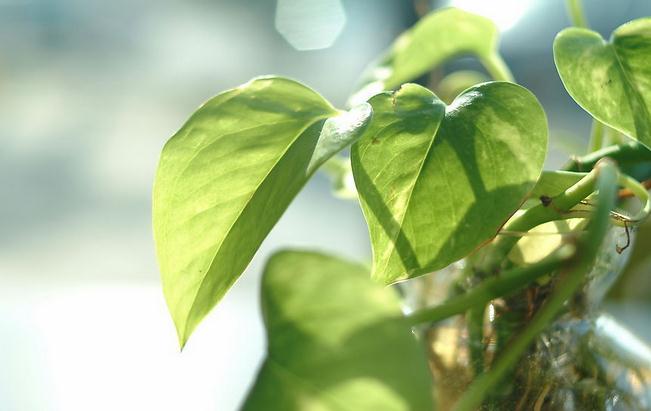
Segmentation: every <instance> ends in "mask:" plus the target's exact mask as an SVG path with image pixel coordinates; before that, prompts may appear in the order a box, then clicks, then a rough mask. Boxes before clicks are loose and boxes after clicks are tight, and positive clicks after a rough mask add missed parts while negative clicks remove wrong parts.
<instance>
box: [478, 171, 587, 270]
mask: <svg viewBox="0 0 651 411" xmlns="http://www.w3.org/2000/svg"><path fill="white" fill-rule="evenodd" d="M596 178H597V173H596V169H595V170H592V171H591V172H590V173H588V174H587V175H586V176H585V177H583V178H582V179H581V180H579V181H578V182H577V183H576V184H574V185H573V186H572V187H570V188H568V189H567V190H565V191H564V192H563V193H561V194H559V195H557V196H556V197H554V198H552V199H551V200H549V201H548V202H545V203H542V202H541V204H538V205H537V206H534V207H531V208H529V209H527V210H525V211H524V212H523V213H522V214H520V215H518V216H517V217H514V218H512V219H511V220H509V221H508V222H507V223H506V224H505V225H504V230H506V231H514V232H526V231H529V230H531V229H532V228H534V227H536V226H538V225H540V224H543V223H546V222H548V221H553V220H559V219H562V218H565V217H566V215H565V214H566V213H568V212H569V211H570V209H571V208H572V207H574V206H575V205H577V204H578V203H579V202H580V201H581V200H583V199H585V198H586V197H588V196H589V195H590V194H591V193H592V192H593V191H594V187H595V183H596ZM518 240H519V238H518V237H511V236H498V237H497V238H496V239H495V240H494V241H493V243H492V244H491V248H490V251H489V252H488V253H487V255H486V256H485V257H484V259H483V261H481V263H480V264H479V266H478V267H477V268H478V271H480V272H484V273H491V272H493V271H495V270H496V269H499V267H500V265H501V262H502V261H503V260H504V258H505V256H506V255H507V254H508V252H509V251H510V250H511V248H513V246H514V245H515V244H516V243H517V242H518Z"/></svg>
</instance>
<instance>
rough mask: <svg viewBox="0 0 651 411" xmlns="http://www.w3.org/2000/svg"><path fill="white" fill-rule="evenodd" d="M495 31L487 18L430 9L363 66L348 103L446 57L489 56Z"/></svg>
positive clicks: (411, 77)
mask: <svg viewBox="0 0 651 411" xmlns="http://www.w3.org/2000/svg"><path fill="white" fill-rule="evenodd" d="M498 39H499V32H498V30H497V27H496V26H495V24H494V23H493V22H492V21H490V20H489V19H487V18H485V17H482V16H478V15H476V14H472V13H468V12H466V11H463V10H460V9H455V8H445V9H441V10H437V11H433V12H432V13H430V14H428V15H427V16H426V17H424V18H422V19H421V20H420V21H419V22H418V23H416V25H415V26H414V27H412V28H411V29H409V30H407V31H405V32H404V33H402V34H401V35H400V37H398V38H397V39H396V41H394V42H393V44H392V45H391V47H390V48H389V50H387V51H386V52H385V53H384V55H383V56H382V57H380V58H379V60H378V61H376V62H375V63H372V64H371V65H370V66H369V67H367V68H366V70H365V72H364V74H363V76H362V80H361V82H360V85H359V86H358V91H357V92H356V93H355V94H354V95H353V97H351V99H350V101H351V103H352V104H357V103H359V102H362V101H366V100H367V99H368V98H370V97H371V96H373V95H375V94H377V93H380V92H382V91H384V90H391V89H394V88H396V87H398V86H400V85H401V84H403V83H405V82H408V81H411V80H414V79H416V78H418V77H420V76H422V75H423V74H425V73H427V72H428V71H430V70H432V69H434V68H435V67H437V66H438V65H440V64H441V63H443V62H445V61H446V60H448V59H450V58H453V57H456V56H460V55H464V54H472V55H475V56H477V57H479V58H480V59H489V58H490V57H491V56H492V55H493V54H494V53H496V52H497V45H498Z"/></svg>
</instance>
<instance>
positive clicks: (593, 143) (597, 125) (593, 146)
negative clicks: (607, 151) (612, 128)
mask: <svg viewBox="0 0 651 411" xmlns="http://www.w3.org/2000/svg"><path fill="white" fill-rule="evenodd" d="M604 132H605V126H604V123H602V122H601V121H599V120H597V119H593V120H592V130H591V132H590V145H589V146H588V153H592V152H594V151H597V150H599V149H601V148H603V146H604Z"/></svg>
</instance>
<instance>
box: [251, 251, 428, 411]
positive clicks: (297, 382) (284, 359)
mask: <svg viewBox="0 0 651 411" xmlns="http://www.w3.org/2000/svg"><path fill="white" fill-rule="evenodd" d="M262 312H263V315H264V320H265V325H266V328H267V338H268V348H267V358H266V359H265V361H264V364H263V365H262V368H261V369H260V371H259V374H258V377H257V380H256V382H255V385H254V386H253V388H252V389H251V391H250V393H249V396H248V398H247V400H246V402H245V404H244V407H243V409H244V410H247V411H258V410H265V411H275V410H278V411H294V410H296V411H298V410H300V411H344V410H345V411H376V410H383V411H402V410H404V411H407V410H413V411H416V410H418V411H429V410H431V409H432V408H433V407H432V400H431V392H432V389H431V379H430V374H429V371H428V368H427V360H426V358H425V355H424V351H423V349H422V348H421V347H420V346H419V344H417V342H416V340H415V339H414V337H413V334H412V333H411V330H410V329H409V327H408V326H407V325H406V324H405V323H404V322H403V321H400V320H399V318H400V316H401V315H400V314H401V313H400V304H399V300H398V298H397V295H396V294H395V293H394V290H392V289H390V288H384V287H382V286H380V285H378V284H375V283H373V282H372V281H371V280H370V278H369V273H368V271H367V269H366V268H364V267H363V266H360V265H357V264H353V263H350V262H347V261H343V260H340V259H337V258H334V257H329V256H326V255H322V254H317V253H310V252H297V251H286V252H281V253H278V254H276V255H275V256H274V257H272V258H271V260H270V261H269V262H268V264H267V268H266V270H265V273H264V276H263V280H262Z"/></svg>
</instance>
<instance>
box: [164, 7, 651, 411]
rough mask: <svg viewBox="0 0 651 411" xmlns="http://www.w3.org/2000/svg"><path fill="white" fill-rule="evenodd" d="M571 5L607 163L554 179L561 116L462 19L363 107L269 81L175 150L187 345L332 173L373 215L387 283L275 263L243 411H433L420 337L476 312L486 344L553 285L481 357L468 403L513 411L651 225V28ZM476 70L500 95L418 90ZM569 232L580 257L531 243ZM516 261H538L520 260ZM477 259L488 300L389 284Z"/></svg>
mask: <svg viewBox="0 0 651 411" xmlns="http://www.w3.org/2000/svg"><path fill="white" fill-rule="evenodd" d="M569 5H570V10H571V12H572V15H573V17H574V21H575V26H577V27H572V28H568V29H565V30H563V31H562V32H561V33H559V34H558V36H557V37H556V40H555V41H554V59H555V63H556V67H557V69H558V72H559V74H560V77H561V80H562V82H563V84H564V85H565V88H566V89H567V91H568V93H569V94H570V95H571V96H572V98H573V99H574V100H575V101H576V102H577V103H578V104H579V105H580V106H581V107H582V108H583V109H585V111H586V112H587V113H589V114H590V115H591V116H592V117H593V118H594V127H593V132H592V137H591V143H590V150H589V153H588V154H587V155H583V156H575V157H573V159H572V160H571V161H570V162H569V163H568V165H567V166H566V167H565V168H564V169H563V170H557V171H542V168H543V161H544V159H545V156H546V153H547V138H548V130H547V120H546V117H545V112H544V110H543V108H542V107H541V105H540V103H539V102H538V100H537V99H536V97H535V96H534V95H533V94H532V93H531V92H530V91H528V90H527V89H526V88H524V87H522V86H521V85H518V84H517V83H516V82H515V81H514V79H513V77H512V75H511V73H510V71H509V69H508V67H507V65H506V64H505V63H504V61H503V60H502V58H501V57H500V54H499V52H498V31H497V29H496V27H495V25H494V24H493V23H492V22H491V21H489V20H488V19H486V18H484V17H480V16H477V15H473V14H470V13H467V12H464V11H461V10H458V9H454V8H445V9H440V10H437V11H434V12H432V13H430V14H429V15H427V16H425V17H424V18H422V19H421V20H420V21H419V22H418V23H417V24H416V25H415V26H414V27H413V28H411V29H409V30H408V31H406V32H405V33H403V34H402V35H401V36H400V37H399V38H398V39H397V40H396V41H395V42H394V43H393V45H392V46H391V47H390V48H389V49H388V50H387V51H386V52H385V53H384V54H383V55H382V56H381V57H380V58H379V59H378V60H377V61H376V62H374V63H372V64H371V65H370V66H369V68H368V69H367V70H366V72H365V73H364V75H363V78H362V80H361V82H360V85H359V87H358V90H357V91H356V92H355V93H354V94H353V95H352V96H351V98H350V105H349V107H350V108H348V109H338V108H335V107H333V106H332V105H331V104H330V103H329V102H328V101H326V100H325V99H324V98H323V97H322V96H320V95H319V94H318V93H317V92H316V91H314V90H312V89H310V88H308V87H307V86H305V85H303V84H301V83H299V82H297V81H295V80H290V79H287V78H283V77H276V76H268V77H259V78H255V79H253V80H251V81H249V82H248V83H246V84H243V85H241V86H239V87H237V88H234V89H232V90H228V91H225V92H223V93H221V94H219V95H217V96H216V97H214V98H212V99H210V100H209V101H208V102H206V103H205V104H204V105H203V106H201V107H200V108H199V109H198V110H197V111H196V112H195V113H194V114H193V115H192V116H191V117H190V118H189V120H188V121H187V122H186V123H185V125H183V127H182V128H181V129H180V130H179V131H178V132H177V133H176V134H175V135H174V136H173V137H172V138H171V139H170V140H169V141H168V142H167V144H166V145H165V147H164V148H163V150H162V154H161V158H160V163H159V166H158V171H157V175H156V181H155V186H154V193H153V221H154V232H155V241H156V249H157V255H158V261H159V265H160V270H161V273H162V282H163V290H164V294H165V297H166V300H167V304H168V306H169V309H170V313H171V315H172V318H173V320H174V324H175V325H176V329H177V332H178V338H179V342H180V344H181V346H183V345H185V343H186V341H187V340H188V337H189V336H190V335H191V333H192V332H193V330H194V329H195V327H196V326H197V325H198V324H199V322H200V321H201V320H202V319H203V318H204V317H205V316H206V314H207V313H208V312H209V311H210V310H211V309H212V308H213V307H214V306H215V305H216V304H217V303H218V302H219V301H220V299H221V298H222V297H223V296H224V294H225V293H226V292H227V291H228V290H229V288H230V287H231V286H232V285H233V283H234V282H235V281H236V280H237V278H238V277H239V276H240V275H241V274H242V272H243V271H244V270H245V268H246V267H247V265H248V264H249V262H250V261H251V259H252V257H253V256H254V254H255V253H256V250H257V249H258V247H259V246H260V244H261V243H262V241H263V240H264V239H265V237H266V236H267V234H268V233H269V232H270V230H271V229H272V228H273V226H274V224H275V223H276V222H277V221H278V219H279V218H280V217H281V216H282V214H283V212H284V211H285V210H286V209H287V207H288V205H289V204H290V203H291V201H292V200H293V199H294V197H295V196H296V195H297V194H298V193H299V191H300V190H301V188H302V187H303V186H304V185H305V184H306V182H307V181H308V180H309V179H310V178H311V177H312V175H313V174H314V173H315V172H316V171H317V170H319V168H323V169H324V170H326V171H327V172H328V173H330V174H331V175H333V176H334V177H335V180H336V182H337V184H338V188H339V190H340V191H342V192H346V193H348V195H349V197H351V198H354V199H359V203H360V205H361V208H362V211H363V214H364V217H365V219H366V222H367V224H368V229H369V234H370V242H371V246H372V252H373V253H372V254H373V257H372V265H371V267H370V269H369V268H367V266H366V265H365V264H360V263H356V262H350V261H346V260H344V259H342V258H339V257H336V256H332V255H327V254H322V253H318V252H311V251H300V250H285V251H280V252H278V253H276V254H275V255H274V256H272V257H271V258H270V259H269V261H268V262H267V265H266V268H265V270H264V275H263V277H262V287H261V288H262V295H261V299H262V301H261V304H262V312H263V316H264V322H265V326H266V329H267V339H268V349H267V357H266V359H265V361H264V363H263V365H262V367H261V369H260V371H259V374H258V376H257V379H256V381H255V383H254V384H253V386H252V388H251V390H250V392H249V394H248V396H247V398H246V399H245V401H244V403H243V404H244V405H243V409H245V410H299V409H300V410H418V411H421V410H431V409H433V407H434V401H435V398H433V395H432V391H433V389H432V385H434V386H436V384H438V383H440V381H437V380H436V379H432V376H431V373H430V370H429V369H428V360H427V358H426V354H425V351H426V350H424V349H423V347H422V345H423V344H422V343H423V341H425V340H426V339H424V338H423V337H422V335H419V334H418V333H416V335H415V333H414V332H412V331H413V330H414V327H417V326H419V325H421V324H429V325H432V324H437V323H438V322H440V321H444V320H446V319H448V318H451V317H453V316H465V317H466V318H467V319H468V320H469V321H468V324H470V325H469V328H468V335H469V338H470V339H472V338H475V337H476V338H478V339H479V340H481V339H482V335H481V334H482V328H481V327H482V320H481V318H483V312H484V309H485V307H487V305H488V304H490V303H491V301H495V300H496V299H500V298H506V297H509V296H514V295H515V296H516V297H514V298H517V296H518V295H522V292H524V290H531V289H533V288H535V287H540V286H541V284H546V286H545V287H547V288H546V292H545V294H544V297H543V298H542V299H541V301H540V302H539V304H537V305H535V306H534V307H533V308H531V307H529V310H530V311H532V313H531V316H530V317H528V319H527V322H526V324H523V326H522V327H517V328H513V329H510V331H507V332H503V333H501V334H499V335H498V337H497V338H498V341H497V344H496V347H497V348H496V349H493V352H492V353H491V354H490V355H488V354H487V350H483V351H482V350H480V351H479V352H476V351H475V352H474V354H473V355H478V356H479V357H481V358H480V361H481V363H482V366H480V367H475V373H474V376H473V378H472V381H471V382H470V384H469V385H468V387H467V390H465V392H464V393H463V394H462V395H461V396H460V397H459V399H458V401H457V402H456V403H455V404H454V405H453V407H454V408H455V409H456V410H472V409H476V408H478V407H479V406H481V405H482V404H483V405H484V406H487V407H489V408H491V404H493V406H492V408H491V409H495V404H497V402H495V401H497V400H495V396H496V394H495V392H496V391H497V387H498V386H500V385H503V384H506V381H507V380H508V378H507V377H508V376H509V375H512V373H513V372H514V368H515V367H516V364H517V363H518V361H520V359H521V358H523V356H524V355H526V353H527V350H528V349H530V347H531V344H532V342H533V341H534V340H535V339H536V338H538V336H539V335H540V333H541V332H543V331H544V330H545V329H546V327H548V326H549V324H550V323H551V322H552V321H554V319H556V318H558V316H559V315H561V314H562V313H563V312H564V311H565V310H567V309H568V305H569V303H568V301H570V300H571V297H572V296H573V295H575V293H576V292H577V290H579V289H580V288H581V286H582V284H584V283H585V278H586V273H588V272H589V271H590V269H591V267H592V266H593V265H594V261H595V258H596V256H597V254H598V252H599V249H600V247H601V245H602V243H603V239H604V237H605V235H606V233H607V232H608V230H609V227H610V226H611V225H612V224H616V225H620V226H625V228H626V230H632V229H634V227H635V225H636V224H638V223H639V222H641V221H642V220H644V219H645V218H646V217H647V215H648V214H649V212H650V210H651V203H650V202H649V195H648V193H647V190H646V188H645V187H644V184H645V180H646V178H647V177H651V175H642V176H638V178H637V179H636V178H632V177H629V176H628V175H627V174H625V172H624V170H626V169H627V167H629V166H630V165H635V164H641V163H649V162H651V150H650V149H649V148H650V147H651V109H650V108H649V107H651V19H647V18H643V19H639V20H634V21H632V22H629V23H626V24H624V25H622V26H620V27H619V28H617V29H616V30H615V31H614V32H613V34H612V36H611V38H610V40H608V41H605V40H604V39H603V38H602V37H601V36H600V35H599V34H598V33H596V32H593V31H591V30H589V29H588V28H585V27H582V26H584V25H585V24H584V19H583V18H582V15H581V13H580V11H581V10H580V5H579V4H578V3H577V2H575V1H570V2H569ZM459 55H472V56H474V57H476V58H477V59H478V60H479V62H481V64H483V66H484V67H485V69H486V72H487V73H488V74H489V75H490V77H492V79H493V81H484V80H483V78H484V75H483V74H481V73H469V72H461V73H451V74H449V75H448V76H447V77H445V78H444V79H443V80H442V81H441V82H439V83H437V84H430V85H429V86H430V87H425V86H422V85H418V84H414V83H409V82H410V81H414V80H416V79H418V78H420V77H421V76H423V75H424V74H426V73H427V72H429V71H431V70H433V69H435V68H438V67H440V66H441V65H442V64H443V63H445V62H446V61H448V60H450V59H452V58H455V57H457V56H459ZM433 90H434V91H433ZM457 94H458V95H457ZM348 147H350V149H349V151H346V150H347V148H348ZM342 150H344V151H346V153H349V156H348V155H347V154H340V153H341V152H342ZM351 175H352V178H350V176H351ZM351 181H354V183H352V184H351ZM641 181H642V182H643V183H644V184H643V183H641ZM623 193H628V194H631V193H632V194H633V195H634V196H637V197H638V198H639V200H640V204H641V205H640V206H639V207H638V208H639V209H638V210H637V212H635V213H633V214H631V213H630V212H628V213H627V212H622V211H614V207H615V206H618V205H620V204H621V201H620V198H621V197H624V196H625V195H624V194H623ZM569 219H572V220H573V221H575V222H577V221H578V222H577V223H576V224H573V225H572V226H571V229H568V231H567V232H566V233H564V234H565V235H564V236H563V241H561V242H557V243H554V244H549V242H548V241H545V239H544V237H535V236H532V237H529V238H528V240H529V243H533V247H532V246H531V245H530V246H529V247H528V248H524V247H522V242H523V241H521V239H522V238H523V237H526V235H527V233H528V232H532V230H535V229H536V228H537V227H539V226H541V225H543V224H545V223H549V222H556V221H564V220H569ZM306 223H308V222H306ZM507 232H508V233H519V234H518V235H500V234H501V233H507ZM627 233H628V231H627ZM518 247H520V250H519V251H520V253H521V254H526V253H528V252H531V251H527V250H528V249H529V250H531V249H534V251H535V252H536V253H537V255H538V257H536V258H521V259H519V260H518V259H513V258H508V256H509V255H510V254H511V253H513V252H514V250H516V249H518ZM541 251H542V255H541ZM525 257H526V255H525ZM461 259H465V261H466V268H465V272H466V275H467V276H469V277H468V278H471V279H472V281H471V282H470V286H465V287H462V289H461V290H460V291H459V290H457V292H455V293H451V294H450V295H449V298H448V299H447V300H446V301H445V302H443V303H442V304H439V305H436V306H433V307H425V308H422V309H418V310H415V311H412V312H410V313H408V314H403V312H402V311H401V299H400V295H399V293H397V292H396V288H395V287H388V286H389V285H392V284H395V283H397V282H403V281H406V282H409V281H413V279H414V278H416V277H419V276H422V275H425V274H428V273H434V274H430V275H433V276H436V275H438V274H437V272H438V271H439V270H441V269H443V268H445V267H446V266H448V265H450V264H452V263H455V262H457V261H459V260H461ZM543 279H544V280H543ZM464 284H468V282H467V281H466V283H464ZM473 318H475V320H473ZM476 318H480V320H479V322H478V321H477V320H476ZM472 324H475V325H474V326H472ZM473 327H474V328H473ZM473 330H474V331H473ZM473 336H474V337H473ZM538 409H540V407H539V408H538Z"/></svg>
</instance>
